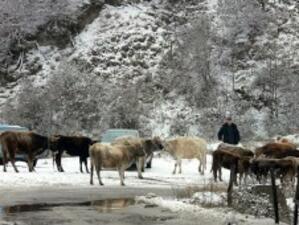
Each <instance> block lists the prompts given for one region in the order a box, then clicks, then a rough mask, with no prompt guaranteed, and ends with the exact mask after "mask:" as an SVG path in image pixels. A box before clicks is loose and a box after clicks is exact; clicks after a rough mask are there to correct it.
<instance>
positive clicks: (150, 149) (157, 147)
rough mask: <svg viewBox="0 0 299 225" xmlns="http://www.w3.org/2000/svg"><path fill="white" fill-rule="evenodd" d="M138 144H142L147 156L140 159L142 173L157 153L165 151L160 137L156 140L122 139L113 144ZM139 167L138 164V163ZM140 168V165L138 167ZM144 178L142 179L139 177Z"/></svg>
mask: <svg viewBox="0 0 299 225" xmlns="http://www.w3.org/2000/svg"><path fill="white" fill-rule="evenodd" d="M136 142H141V145H142V146H143V148H144V151H145V156H144V157H140V158H139V162H138V163H139V165H140V166H141V171H142V172H144V167H145V164H146V162H147V161H149V160H152V158H153V155H154V152H155V151H161V150H162V149H163V144H162V141H161V139H160V138H159V137H154V138H136V137H122V138H119V139H116V140H115V141H113V142H112V143H111V144H112V145H116V144H133V145H134V144H135V143H136ZM136 165H137V163H136ZM137 166H138V165H137ZM139 178H142V177H139Z"/></svg>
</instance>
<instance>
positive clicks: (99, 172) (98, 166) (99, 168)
mask: <svg viewBox="0 0 299 225" xmlns="http://www.w3.org/2000/svg"><path fill="white" fill-rule="evenodd" d="M101 167H102V166H101V165H99V164H97V165H96V171H97V175H98V179H99V184H100V185H104V184H103V182H102V179H101V169H102V168H101Z"/></svg>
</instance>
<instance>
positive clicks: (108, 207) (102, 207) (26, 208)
mask: <svg viewBox="0 0 299 225" xmlns="http://www.w3.org/2000/svg"><path fill="white" fill-rule="evenodd" d="M134 204H135V200H134V199H132V198H121V199H106V200H96V201H86V202H74V203H73V202H72V203H53V204H45V203H41V204H24V205H14V206H5V207H0V215H1V214H2V216H9V215H11V214H16V213H25V212H36V211H49V210H51V209H52V208H55V207H91V208H93V209H95V210H96V211H98V212H101V213H109V212H112V211H114V210H118V209H122V208H126V207H128V206H130V205H134Z"/></svg>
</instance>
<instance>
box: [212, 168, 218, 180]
mask: <svg viewBox="0 0 299 225" xmlns="http://www.w3.org/2000/svg"><path fill="white" fill-rule="evenodd" d="M212 170H213V176H214V181H215V182H217V168H214V167H213V168H212Z"/></svg>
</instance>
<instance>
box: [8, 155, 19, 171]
mask: <svg viewBox="0 0 299 225" xmlns="http://www.w3.org/2000/svg"><path fill="white" fill-rule="evenodd" d="M9 159H10V162H11V164H12V166H13V168H14V170H15V172H16V173H18V172H19V170H18V168H17V167H16V164H15V161H16V160H15V153H14V152H9Z"/></svg>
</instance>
